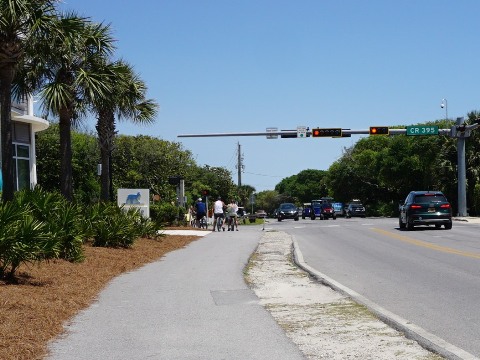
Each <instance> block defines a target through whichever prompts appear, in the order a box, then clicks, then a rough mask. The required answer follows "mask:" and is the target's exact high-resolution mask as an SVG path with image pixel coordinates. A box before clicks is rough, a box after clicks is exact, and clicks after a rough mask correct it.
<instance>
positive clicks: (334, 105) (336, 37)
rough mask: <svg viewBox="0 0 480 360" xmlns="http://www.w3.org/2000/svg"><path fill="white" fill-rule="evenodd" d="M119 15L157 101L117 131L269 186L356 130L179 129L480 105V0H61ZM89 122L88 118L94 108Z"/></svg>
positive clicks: (124, 46)
mask: <svg viewBox="0 0 480 360" xmlns="http://www.w3.org/2000/svg"><path fill="white" fill-rule="evenodd" d="M62 7H63V8H65V9H68V10H75V11H77V12H78V13H79V14H81V15H86V16H89V17H91V18H92V19H93V20H94V21H97V22H105V23H110V24H111V26H112V30H113V34H114V36H115V38H116V39H117V47H118V49H117V52H116V57H117V58H123V59H125V60H126V61H128V62H129V63H131V64H132V65H133V66H134V67H135V70H136V71H137V72H138V73H139V74H140V75H141V77H142V78H143V79H144V80H145V82H146V83H147V85H148V89H149V91H148V97H150V98H154V99H156V101H157V102H158V103H159V104H160V111H159V114H158V117H157V120H156V123H155V124H154V125H150V126H144V127H139V126H134V125H132V124H129V123H127V122H122V123H119V124H118V130H119V132H120V133H121V134H126V135H136V134H146V135H151V136H155V137H159V138H161V139H164V140H168V141H175V142H181V143H182V144H183V147H184V149H186V150H190V151H191V152H192V153H193V156H194V158H195V159H196V161H197V163H198V164H199V165H204V164H208V165H210V166H222V167H225V168H227V169H229V170H231V171H232V175H233V179H234V181H235V182H237V170H236V168H235V166H236V160H237V157H236V151H237V143H240V145H241V150H242V153H243V159H244V162H243V163H244V166H245V169H244V172H243V173H242V184H248V185H252V186H254V187H255V188H256V189H257V191H262V190H271V189H274V187H275V185H276V184H277V183H278V182H280V181H281V179H283V178H285V177H288V176H291V175H294V174H297V173H299V172H300V171H302V170H305V169H320V170H327V169H328V167H329V166H330V165H331V164H332V163H333V162H334V161H335V160H337V159H338V158H339V157H341V155H342V151H343V149H344V148H345V147H350V146H352V145H354V144H355V142H356V141H358V140H359V138H360V137H359V136H358V135H352V137H351V138H343V139H331V138H307V139H276V140H268V139H266V138H265V137H263V136H255V137H220V138H178V137H177V136H178V135H179V134H206V133H217V132H222V133H223V132H260V131H265V129H266V128H268V127H277V128H278V129H296V127H297V126H309V127H310V128H313V127H341V128H345V129H346V128H350V129H367V128H368V127H369V126H373V125H387V126H394V125H411V124H421V123H423V122H425V121H432V120H437V119H442V118H445V116H446V113H445V109H442V108H441V107H440V103H441V101H442V99H443V98H446V99H447V105H448V116H449V118H456V117H457V116H465V115H466V114H467V113H468V112H469V111H472V110H479V109H480V104H479V100H480V92H479V89H478V86H479V72H480V70H479V63H480V47H479V46H478V41H479V26H478V14H480V1H477V0H435V1H434V0H403V1H400V0H397V1H388V0H368V1H360V0H343V1H342V0H336V1H334V0H330V1H324V0H316V1H314V0H298V1H293V0H292V1H286V0H276V1H273V0H242V1H240V0H236V1H233V0H223V1H221V0H204V1H202V0H195V1H194V0H169V1H163V0H140V1H135V2H134V1H126V0H115V1H113V0H102V1H98V0H81V1H79V0H78V1H74V0H65V1H64V5H63V6H62ZM91 124H92V125H91V128H92V129H93V128H94V127H93V121H91Z"/></svg>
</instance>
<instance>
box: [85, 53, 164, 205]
mask: <svg viewBox="0 0 480 360" xmlns="http://www.w3.org/2000/svg"><path fill="white" fill-rule="evenodd" d="M103 66H104V68H105V69H106V72H108V71H110V72H111V74H112V76H110V77H109V81H108V91H106V92H105V93H104V95H105V96H96V97H94V98H92V99H91V103H92V109H93V111H94V112H95V113H96V114H97V125H96V129H97V133H98V140H99V145H100V157H101V164H102V173H101V176H100V179H101V180H100V181H101V193H100V198H101V199H102V200H104V201H109V200H110V201H113V198H114V196H113V184H112V164H111V155H112V151H113V146H114V139H115V135H116V130H115V115H117V116H118V119H119V120H121V119H123V118H124V119H130V120H132V121H133V122H134V123H141V124H146V123H152V122H153V121H154V118H155V116H156V114H157V110H158V104H157V103H156V102H155V101H154V100H151V99H146V98H145V94H146V91H147V87H146V85H145V83H144V82H143V81H142V80H141V79H140V78H139V76H138V75H137V74H135V72H134V70H133V68H132V67H131V66H130V65H129V64H127V63H126V62H124V61H117V62H114V63H107V64H103ZM104 71H105V70H104Z"/></svg>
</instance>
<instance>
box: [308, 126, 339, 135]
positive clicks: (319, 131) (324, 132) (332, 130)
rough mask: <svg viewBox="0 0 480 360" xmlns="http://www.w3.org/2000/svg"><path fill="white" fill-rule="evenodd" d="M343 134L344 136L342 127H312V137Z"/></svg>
mask: <svg viewBox="0 0 480 360" xmlns="http://www.w3.org/2000/svg"><path fill="white" fill-rule="evenodd" d="M341 136H342V129H340V128H328V129H321V128H316V129H312V137H341Z"/></svg>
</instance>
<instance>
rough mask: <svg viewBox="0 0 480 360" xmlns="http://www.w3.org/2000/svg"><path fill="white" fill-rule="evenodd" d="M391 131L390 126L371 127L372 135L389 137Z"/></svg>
mask: <svg viewBox="0 0 480 360" xmlns="http://www.w3.org/2000/svg"><path fill="white" fill-rule="evenodd" d="M388 134H390V130H389V128H388V126H370V135H388Z"/></svg>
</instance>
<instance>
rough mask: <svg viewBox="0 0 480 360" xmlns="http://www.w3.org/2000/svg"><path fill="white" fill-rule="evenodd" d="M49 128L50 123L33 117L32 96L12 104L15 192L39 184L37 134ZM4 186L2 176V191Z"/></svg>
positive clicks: (0, 183)
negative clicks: (36, 152)
mask: <svg viewBox="0 0 480 360" xmlns="http://www.w3.org/2000/svg"><path fill="white" fill-rule="evenodd" d="M48 126H49V123H48V121H46V120H44V119H42V118H39V117H36V116H34V115H33V97H32V96H29V97H28V98H27V99H26V100H25V101H22V102H20V103H12V142H13V158H14V174H15V190H21V189H26V188H33V187H34V186H35V185H36V184H37V161H36V155H35V133H37V132H39V131H42V130H45V129H47V128H48ZM0 175H1V170H0ZM2 186H3V182H2V179H1V176H0V190H1V188H2Z"/></svg>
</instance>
